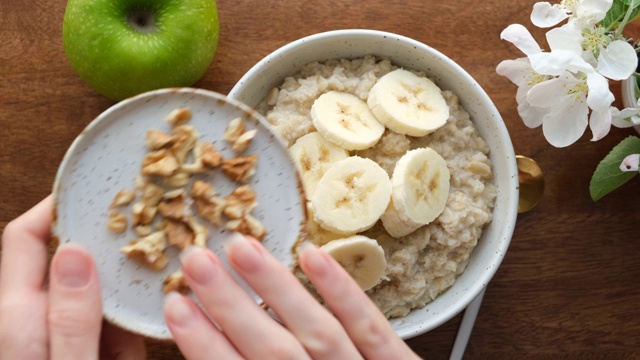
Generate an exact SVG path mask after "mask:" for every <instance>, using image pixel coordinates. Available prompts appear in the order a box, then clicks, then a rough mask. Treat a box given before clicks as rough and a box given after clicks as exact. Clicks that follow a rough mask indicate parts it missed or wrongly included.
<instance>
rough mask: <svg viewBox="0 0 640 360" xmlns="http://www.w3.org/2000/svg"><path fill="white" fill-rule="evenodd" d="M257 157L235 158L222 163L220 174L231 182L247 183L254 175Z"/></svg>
mask: <svg viewBox="0 0 640 360" xmlns="http://www.w3.org/2000/svg"><path fill="white" fill-rule="evenodd" d="M257 162H258V155H256V154H251V155H247V156H237V157H234V158H230V159H225V160H224V161H223V162H222V172H223V173H224V174H225V175H226V176H227V177H228V178H229V179H231V180H232V181H235V182H248V181H249V179H251V177H252V176H253V175H255V173H256V163H257Z"/></svg>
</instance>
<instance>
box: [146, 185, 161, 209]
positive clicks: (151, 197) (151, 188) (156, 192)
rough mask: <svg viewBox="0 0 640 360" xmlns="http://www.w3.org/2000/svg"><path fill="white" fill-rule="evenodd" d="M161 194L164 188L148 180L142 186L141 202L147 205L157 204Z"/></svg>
mask: <svg viewBox="0 0 640 360" xmlns="http://www.w3.org/2000/svg"><path fill="white" fill-rule="evenodd" d="M163 196H164V189H163V188H162V187H160V186H158V185H156V184H154V183H151V182H148V183H146V184H144V186H143V187H142V200H141V202H142V203H144V204H146V205H148V206H158V204H159V203H160V201H161V200H162V197H163Z"/></svg>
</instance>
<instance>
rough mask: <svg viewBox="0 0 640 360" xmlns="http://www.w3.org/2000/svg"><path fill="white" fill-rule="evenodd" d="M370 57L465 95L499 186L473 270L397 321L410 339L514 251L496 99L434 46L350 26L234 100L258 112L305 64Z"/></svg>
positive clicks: (503, 132) (249, 83)
mask: <svg viewBox="0 0 640 360" xmlns="http://www.w3.org/2000/svg"><path fill="white" fill-rule="evenodd" d="M369 54H372V55H377V56H381V57H387V58H389V59H390V60H391V61H392V63H394V64H395V65H398V66H401V67H404V68H410V69H414V70H419V71H424V72H425V73H426V74H427V76H429V77H430V78H431V79H432V80H434V82H435V83H436V84H437V85H438V86H439V87H440V88H441V89H443V90H451V91H453V92H454V93H455V94H457V95H458V97H459V98H460V102H461V104H462V105H463V107H464V108H465V109H466V110H467V112H469V114H470V115H471V118H472V120H473V122H474V124H475V125H476V127H477V129H478V131H479V133H480V135H481V136H482V137H483V138H484V139H485V140H486V141H487V143H488V144H489V147H490V156H489V157H490V159H491V162H492V163H493V171H494V175H495V185H496V189H497V199H496V207H495V209H494V215H493V221H492V223H491V224H490V225H489V226H488V227H487V228H486V229H485V230H484V232H483V235H482V237H481V239H480V240H479V241H478V245H477V246H476V248H475V249H474V252H473V254H472V255H471V259H470V262H469V265H468V267H467V269H466V270H465V271H464V272H463V273H462V274H461V275H460V277H459V278H458V279H457V280H456V282H455V283H454V285H453V286H452V287H451V288H449V289H448V290H447V291H445V292H444V293H442V294H441V295H440V296H439V297H438V298H436V299H435V300H434V301H432V302H431V303H429V304H427V305H426V306H425V307H424V308H421V309H415V310H413V311H411V312H410V313H409V314H408V315H407V316H405V317H402V318H397V319H392V320H391V323H392V325H393V327H394V329H395V330H396V332H397V333H398V335H400V336H401V337H402V338H404V339H407V338H410V337H413V336H416V335H419V334H422V333H424V332H426V331H429V330H431V329H434V328H436V327H438V326H439V325H441V324H443V323H444V322H446V321H448V320H450V319H451V318H453V317H454V316H455V315H457V314H458V313H459V312H461V311H462V310H464V308H465V307H466V306H467V305H468V304H469V303H470V302H471V301H473V299H474V298H475V297H476V296H477V295H478V294H479V293H480V292H481V291H482V290H483V289H484V288H485V286H486V285H487V284H488V283H489V281H490V280H491V278H492V277H493V275H494V274H495V272H496V270H497V269H498V267H499V266H500V263H501V262H502V259H503V258H504V256H505V253H506V251H507V249H508V247H509V243H510V241H511V237H512V235H513V231H514V227H515V223H516V216H517V208H518V171H517V167H516V159H515V154H514V150H513V145H512V143H511V138H510V137H509V134H508V132H507V129H506V127H505V124H504V122H503V120H502V118H501V116H500V114H499V112H498V110H497V109H496V107H495V106H494V105H493V103H492V101H491V99H490V98H489V96H488V95H487V94H486V93H485V91H484V90H483V89H482V87H481V86H480V85H479V84H478V83H477V82H476V81H475V80H474V79H473V78H472V77H471V76H470V75H469V74H468V73H467V72H466V71H465V70H464V69H462V68H461V67H460V66H459V65H457V64H456V63H455V62H453V61H452V60H451V59H449V58H448V57H447V56H445V55H444V54H442V53H440V52H438V51H437V50H435V49H433V48H431V47H429V46H428V45H425V44H423V43H420V42H418V41H415V40H413V39H410V38H407V37H404V36H401V35H397V34H392V33H388V32H382V31H375V30H362V29H349V30H335V31H329V32H325V33H319V34H315V35H311V36H308V37H305V38H302V39H299V40H297V41H294V42H292V43H290V44H287V45H285V46H283V47H282V48H280V49H278V50H276V51H274V52H273V53H271V54H269V55H268V56H266V57H265V58H264V59H263V60H261V61H260V62H259V63H258V64H256V65H255V66H254V67H253V68H251V69H250V70H249V71H248V72H247V73H246V74H245V75H244V76H243V77H242V78H241V79H240V81H239V82H238V83H237V84H236V86H235V87H234V88H233V89H232V90H231V92H230V93H229V97H233V98H235V99H238V100H240V101H241V102H243V103H245V104H248V105H249V106H252V107H257V105H258V104H259V103H260V102H261V101H262V100H263V99H264V98H265V97H266V95H267V93H268V91H269V90H270V89H271V88H273V87H275V86H277V85H279V84H280V83H282V81H283V80H284V78H285V77H286V76H290V75H293V74H294V73H296V72H297V71H298V69H300V68H301V67H302V66H303V65H305V64H308V63H310V62H312V61H323V60H328V59H335V58H358V57H363V56H365V55H369Z"/></svg>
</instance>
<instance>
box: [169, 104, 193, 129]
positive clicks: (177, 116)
mask: <svg viewBox="0 0 640 360" xmlns="http://www.w3.org/2000/svg"><path fill="white" fill-rule="evenodd" d="M164 120H165V121H166V122H168V123H169V124H171V125H173V126H179V125H182V124H184V123H186V122H188V121H189V120H191V110H190V109H189V108H177V109H174V110H173V111H171V112H170V113H169V115H167V117H165V118H164Z"/></svg>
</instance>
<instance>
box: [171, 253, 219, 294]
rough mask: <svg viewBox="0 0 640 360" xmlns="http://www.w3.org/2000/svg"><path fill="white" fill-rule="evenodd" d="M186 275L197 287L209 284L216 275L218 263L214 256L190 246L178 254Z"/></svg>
mask: <svg viewBox="0 0 640 360" xmlns="http://www.w3.org/2000/svg"><path fill="white" fill-rule="evenodd" d="M180 262H181V263H182V268H183V270H184V272H185V274H186V275H188V276H189V277H190V278H191V279H192V280H193V281H195V282H196V283H197V284H199V285H207V284H209V283H210V282H211V281H212V280H213V278H214V277H215V276H216V274H217V273H218V267H219V265H220V263H219V262H218V259H216V258H215V255H213V254H212V253H209V252H208V251H206V250H205V249H203V248H201V247H198V246H190V247H188V248H187V249H185V250H184V251H183V252H182V253H181V254H180Z"/></svg>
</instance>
